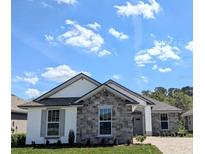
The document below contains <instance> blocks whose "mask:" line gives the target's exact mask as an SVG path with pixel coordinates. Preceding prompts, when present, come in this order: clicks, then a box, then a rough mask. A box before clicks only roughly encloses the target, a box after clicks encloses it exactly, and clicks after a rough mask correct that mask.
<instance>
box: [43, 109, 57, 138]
mask: <svg viewBox="0 0 205 154" xmlns="http://www.w3.org/2000/svg"><path fill="white" fill-rule="evenodd" d="M51 110H59V121H58V122H57V121H55V122H48V112H49V111H51ZM46 112H47V114H46V137H48V138H52V137H60V109H47V110H46ZM48 123H59V128H58V135H52V136H51V135H48Z"/></svg>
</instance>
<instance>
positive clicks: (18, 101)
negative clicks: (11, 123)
mask: <svg viewBox="0 0 205 154" xmlns="http://www.w3.org/2000/svg"><path fill="white" fill-rule="evenodd" d="M25 103H26V101H25V100H23V99H21V98H19V97H17V96H15V95H13V94H11V112H13V113H27V111H26V110H23V109H21V108H19V107H18V105H23V104H25Z"/></svg>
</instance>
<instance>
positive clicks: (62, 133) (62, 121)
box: [60, 109, 65, 136]
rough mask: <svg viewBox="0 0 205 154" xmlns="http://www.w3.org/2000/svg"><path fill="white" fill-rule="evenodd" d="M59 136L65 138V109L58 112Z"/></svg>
mask: <svg viewBox="0 0 205 154" xmlns="http://www.w3.org/2000/svg"><path fill="white" fill-rule="evenodd" d="M60 136H65V109H61V110H60Z"/></svg>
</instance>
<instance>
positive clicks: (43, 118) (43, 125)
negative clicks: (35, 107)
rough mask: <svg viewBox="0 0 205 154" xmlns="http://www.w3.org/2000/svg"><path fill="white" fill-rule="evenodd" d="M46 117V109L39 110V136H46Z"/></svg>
mask: <svg viewBox="0 0 205 154" xmlns="http://www.w3.org/2000/svg"><path fill="white" fill-rule="evenodd" d="M46 117H47V111H46V110H41V137H45V136H46V123H47V122H46Z"/></svg>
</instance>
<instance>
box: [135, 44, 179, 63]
mask: <svg viewBox="0 0 205 154" xmlns="http://www.w3.org/2000/svg"><path fill="white" fill-rule="evenodd" d="M178 53H179V48H178V47H176V46H172V45H171V44H170V43H169V42H166V41H154V46H153V47H152V48H149V49H146V50H141V51H139V52H138V53H137V54H136V56H135V62H136V63H137V65H138V66H144V65H145V64H148V63H152V62H153V61H151V59H154V58H157V59H159V60H161V61H166V60H168V59H172V60H179V59H181V58H180V56H179V55H178Z"/></svg>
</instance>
